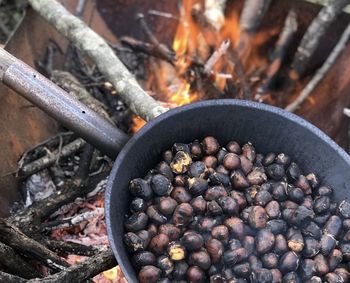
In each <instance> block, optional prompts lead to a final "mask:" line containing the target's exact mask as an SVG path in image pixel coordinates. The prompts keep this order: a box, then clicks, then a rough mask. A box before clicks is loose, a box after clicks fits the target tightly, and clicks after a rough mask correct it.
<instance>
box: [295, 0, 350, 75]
mask: <svg viewBox="0 0 350 283" xmlns="http://www.w3.org/2000/svg"><path fill="white" fill-rule="evenodd" d="M349 3H350V1H349V0H333V1H331V2H330V3H329V4H328V5H327V6H325V7H323V8H322V9H321V11H320V12H319V13H318V15H317V16H316V18H315V19H314V20H313V21H312V23H311V24H310V26H309V27H308V29H307V31H306V32H305V34H304V36H303V38H302V40H301V42H300V44H299V47H298V49H297V52H296V54H295V55H294V59H293V62H292V65H291V68H292V70H291V71H290V77H291V79H292V80H297V79H298V78H300V77H301V76H302V75H303V74H304V73H305V71H306V68H307V67H308V64H309V62H310V59H311V57H312V55H313V54H314V52H315V51H316V49H317V47H318V46H319V44H320V41H321V38H322V36H323V35H324V34H325V32H326V31H327V29H328V28H329V26H330V25H331V24H332V23H333V22H334V21H335V19H336V18H337V16H338V15H339V14H340V13H341V12H342V10H343V9H344V7H345V6H346V5H348V4H349Z"/></svg>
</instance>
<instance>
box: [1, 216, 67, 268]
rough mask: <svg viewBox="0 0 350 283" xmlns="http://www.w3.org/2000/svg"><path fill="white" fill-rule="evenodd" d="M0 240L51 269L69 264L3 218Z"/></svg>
mask: <svg viewBox="0 0 350 283" xmlns="http://www.w3.org/2000/svg"><path fill="white" fill-rule="evenodd" d="M0 241H1V242H3V243H4V244H6V245H8V246H10V247H11V248H13V249H14V250H16V251H18V252H20V253H23V254H25V255H26V256H28V257H30V258H32V259H35V260H38V261H40V262H41V263H42V264H44V265H45V266H47V267H49V268H51V269H52V270H55V271H60V270H63V269H65V268H66V267H68V266H69V264H68V263H67V262H66V261H65V260H63V259H62V258H60V257H59V256H57V255H56V254H55V253H53V252H52V251H50V250H49V249H48V248H46V247H45V246H43V245H42V244H40V243H39V242H37V241H35V240H33V239H31V238H29V237H28V236H26V235H25V234H24V233H22V232H21V231H20V230H19V229H18V228H17V227H16V226H14V225H12V224H10V223H9V222H8V221H7V220H5V219H0Z"/></svg>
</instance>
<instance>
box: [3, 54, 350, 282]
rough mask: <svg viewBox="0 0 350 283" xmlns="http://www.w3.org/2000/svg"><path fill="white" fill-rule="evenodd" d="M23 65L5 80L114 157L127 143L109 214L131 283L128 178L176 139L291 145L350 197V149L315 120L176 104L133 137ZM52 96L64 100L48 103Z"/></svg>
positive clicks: (244, 105)
mask: <svg viewBox="0 0 350 283" xmlns="http://www.w3.org/2000/svg"><path fill="white" fill-rule="evenodd" d="M1 55H2V54H1V53H0V56H1ZM16 64H19V63H16ZM20 64H22V66H17V67H16V66H15V67H13V65H12V63H11V64H9V66H8V67H7V68H6V69H2V70H3V71H2V70H1V69H0V78H1V77H2V80H3V82H4V83H5V84H7V85H8V86H10V87H11V88H14V89H15V90H17V91H18V92H19V93H20V94H21V95H23V96H24V97H26V98H28V99H29V100H31V101H32V102H33V103H35V104H37V105H38V106H39V107H41V108H42V109H44V110H45V111H47V112H48V113H49V114H51V115H52V116H54V117H55V118H57V119H58V120H59V121H61V122H64V123H65V124H66V125H67V126H68V127H70V128H71V129H73V130H75V131H77V133H79V134H80V135H81V136H82V137H83V138H85V139H86V140H87V141H88V142H90V143H91V144H93V145H95V146H96V147H97V148H99V149H100V150H102V151H104V152H106V153H107V154H109V155H110V156H114V155H116V153H117V152H118V151H119V149H121V147H122V146H123V145H124V144H125V146H124V147H123V149H122V150H121V151H120V153H119V155H118V157H117V159H116V161H115V163H114V166H113V170H112V172H111V175H110V177H109V181H108V185H107V191H106V196H105V213H106V222H107V229H108V236H109V241H110V245H111V247H112V250H113V252H114V254H115V256H116V258H117V260H118V263H119V264H120V266H121V268H122V271H123V272H124V275H125V277H126V278H127V280H128V281H129V282H137V279H136V274H135V271H134V269H133V267H132V265H131V263H130V260H129V257H128V254H127V251H126V249H125V247H124V245H123V235H124V227H123V222H124V216H125V214H126V213H127V212H128V209H129V202H130V196H129V192H128V184H129V182H130V180H131V179H133V178H135V177H143V176H144V175H145V174H146V173H147V171H148V170H149V169H150V168H153V167H154V166H155V165H156V164H157V163H158V162H159V161H160V156H161V153H162V152H163V151H164V150H166V149H168V148H170V147H171V145H172V144H173V143H175V142H190V141H193V140H194V139H200V138H203V137H204V136H206V135H213V136H215V137H216V138H218V140H219V142H220V143H221V144H222V145H225V144H226V143H227V142H228V141H229V140H237V141H238V142H241V143H244V142H247V141H251V142H252V143H254V146H255V147H256V149H257V151H258V152H262V153H268V152H270V151H274V152H285V153H287V154H288V155H290V156H291V157H292V158H293V160H295V161H296V162H298V164H300V166H301V167H302V169H303V171H304V172H305V173H308V172H311V171H312V172H315V173H316V174H317V175H318V176H319V178H320V179H321V181H322V182H324V183H325V184H328V185H330V186H332V187H333V188H334V192H335V199H336V200H342V199H344V198H346V197H350V157H349V155H348V154H347V153H346V152H345V151H344V150H343V149H341V148H340V147H339V146H338V145H337V144H336V143H335V142H334V141H332V140H331V139H330V138H329V137H328V136H327V135H325V134H324V133H323V132H321V131H320V130H319V129H317V128H316V127H315V126H313V125H311V124H310V123H308V122H306V121H305V120H303V119H302V118H299V117H298V116H296V115H294V114H291V113H289V112H286V111H284V110H281V109H279V108H275V107H271V106H267V105H264V104H259V103H254V102H248V101H240V100H234V99H225V100H210V101H204V102H199V103H194V104H191V105H187V106H184V107H179V108H176V109H173V110H170V111H168V112H166V113H164V114H162V115H161V116H159V117H157V118H156V119H154V120H152V121H151V122H149V123H148V124H147V125H145V126H144V127H143V128H142V129H141V130H140V131H139V132H138V133H136V134H135V135H134V136H133V137H132V138H131V139H130V140H128V141H127V137H126V135H125V134H123V133H122V132H120V131H119V130H117V129H115V128H113V127H111V126H110V125H107V122H105V121H104V120H103V119H101V118H99V117H97V115H95V114H94V113H92V111H90V110H88V109H86V107H84V106H83V105H81V104H80V103H78V102H77V101H74V100H73V99H71V98H69V97H68V96H67V94H66V93H64V92H63V91H62V90H60V89H59V88H58V87H56V86H55V85H53V84H52V83H50V82H49V81H48V80H46V79H45V78H43V77H42V76H41V75H40V74H38V73H36V72H35V71H33V70H31V69H30V68H29V67H27V66H25V65H23V63H20ZM11 66H12V67H11ZM24 67H25V68H24ZM11 68H12V69H11ZM23 68H24V71H23V70H22V69H23ZM17 69H20V70H17ZM23 74H24V75H25V77H24V78H27V79H26V80H25V81H23V80H24V79H23ZM34 74H35V75H36V78H35V79H34V80H33V79H32V77H33V75H34ZM18 80H20V81H23V84H22V85H23V86H22V87H15V85H14V83H13V82H15V81H17V82H18ZM43 86H45V87H43ZM52 101H54V103H55V104H56V107H49V106H48V104H49V105H52ZM44 102H45V103H44ZM67 103H68V105H67ZM58 105H59V106H60V107H58ZM62 107H63V109H64V111H62ZM82 111H84V112H85V113H82ZM82 126H83V127H82ZM114 149H115V150H114Z"/></svg>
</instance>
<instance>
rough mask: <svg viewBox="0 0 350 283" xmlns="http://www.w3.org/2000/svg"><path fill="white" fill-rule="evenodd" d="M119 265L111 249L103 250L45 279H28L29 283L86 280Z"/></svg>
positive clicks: (63, 282) (60, 282)
mask: <svg viewBox="0 0 350 283" xmlns="http://www.w3.org/2000/svg"><path fill="white" fill-rule="evenodd" d="M116 265H117V261H116V260H115V257H114V255H113V253H112V251H111V250H110V249H108V250H105V251H101V252H100V253H98V254H97V255H95V256H93V257H90V258H88V259H86V260H84V261H82V262H81V263H78V264H77V265H74V266H71V267H69V268H67V269H66V270H63V271H61V272H59V273H56V274H54V275H51V276H48V277H45V278H43V279H32V280H28V281H27V283H66V282H84V280H87V279H90V278H92V277H94V276H95V275H97V274H100V273H101V272H103V271H105V270H108V269H110V268H112V267H114V266H116Z"/></svg>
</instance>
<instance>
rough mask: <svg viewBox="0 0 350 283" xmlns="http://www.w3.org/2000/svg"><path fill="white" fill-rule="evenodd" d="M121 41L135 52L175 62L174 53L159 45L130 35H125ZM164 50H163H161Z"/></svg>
mask: <svg viewBox="0 0 350 283" xmlns="http://www.w3.org/2000/svg"><path fill="white" fill-rule="evenodd" d="M120 42H121V43H122V44H124V45H126V46H127V47H129V48H131V49H132V50H133V51H135V52H142V53H145V54H147V55H149V56H154V57H157V58H159V59H162V60H166V61H168V62H169V63H173V62H174V60H175V58H174V55H173V53H168V52H165V51H164V50H163V49H160V48H159V45H154V44H151V43H148V42H144V41H141V40H138V39H135V38H132V37H130V36H123V37H121V38H120ZM161 50H162V51H161Z"/></svg>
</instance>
